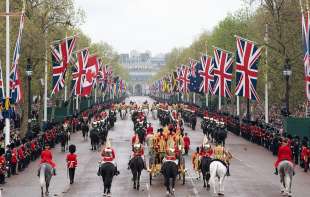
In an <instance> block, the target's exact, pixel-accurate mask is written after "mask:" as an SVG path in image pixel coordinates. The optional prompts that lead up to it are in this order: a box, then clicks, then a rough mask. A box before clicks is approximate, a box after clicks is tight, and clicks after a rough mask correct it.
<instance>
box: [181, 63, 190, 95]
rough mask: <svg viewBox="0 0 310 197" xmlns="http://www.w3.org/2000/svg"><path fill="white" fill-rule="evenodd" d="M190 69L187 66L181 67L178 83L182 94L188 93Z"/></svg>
mask: <svg viewBox="0 0 310 197" xmlns="http://www.w3.org/2000/svg"><path fill="white" fill-rule="evenodd" d="M189 76H190V69H189V68H188V67H187V66H184V65H183V66H182V67H181V71H180V76H179V81H180V82H181V86H180V90H181V92H183V93H189V84H190V79H189Z"/></svg>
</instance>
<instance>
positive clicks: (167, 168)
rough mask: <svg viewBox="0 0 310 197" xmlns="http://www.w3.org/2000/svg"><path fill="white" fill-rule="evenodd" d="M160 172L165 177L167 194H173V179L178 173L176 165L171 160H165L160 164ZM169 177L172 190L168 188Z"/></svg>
mask: <svg viewBox="0 0 310 197" xmlns="http://www.w3.org/2000/svg"><path fill="white" fill-rule="evenodd" d="M161 172H162V174H163V175H164V178H165V184H164V185H165V186H166V189H167V195H170V194H171V195H174V192H175V189H174V186H175V180H176V177H177V175H178V165H177V164H176V163H175V162H173V161H165V162H164V163H163V165H162V168H161ZM170 179H172V191H171V190H170Z"/></svg>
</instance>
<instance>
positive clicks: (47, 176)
mask: <svg viewBox="0 0 310 197" xmlns="http://www.w3.org/2000/svg"><path fill="white" fill-rule="evenodd" d="M52 171H53V169H52V167H51V165H49V164H46V163H43V164H41V165H40V168H39V180H40V187H41V197H44V187H45V195H46V196H48V194H49V191H48V188H49V186H50V181H51V179H52V176H53V175H52Z"/></svg>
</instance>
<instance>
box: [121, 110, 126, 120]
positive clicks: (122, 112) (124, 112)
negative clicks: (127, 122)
mask: <svg viewBox="0 0 310 197" xmlns="http://www.w3.org/2000/svg"><path fill="white" fill-rule="evenodd" d="M125 118H126V110H125V109H122V110H121V119H122V120H124V119H125Z"/></svg>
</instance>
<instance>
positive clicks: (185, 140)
mask: <svg viewBox="0 0 310 197" xmlns="http://www.w3.org/2000/svg"><path fill="white" fill-rule="evenodd" d="M183 141H184V148H185V149H189V145H190V144H191V140H190V139H189V137H188V136H184V137H183Z"/></svg>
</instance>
